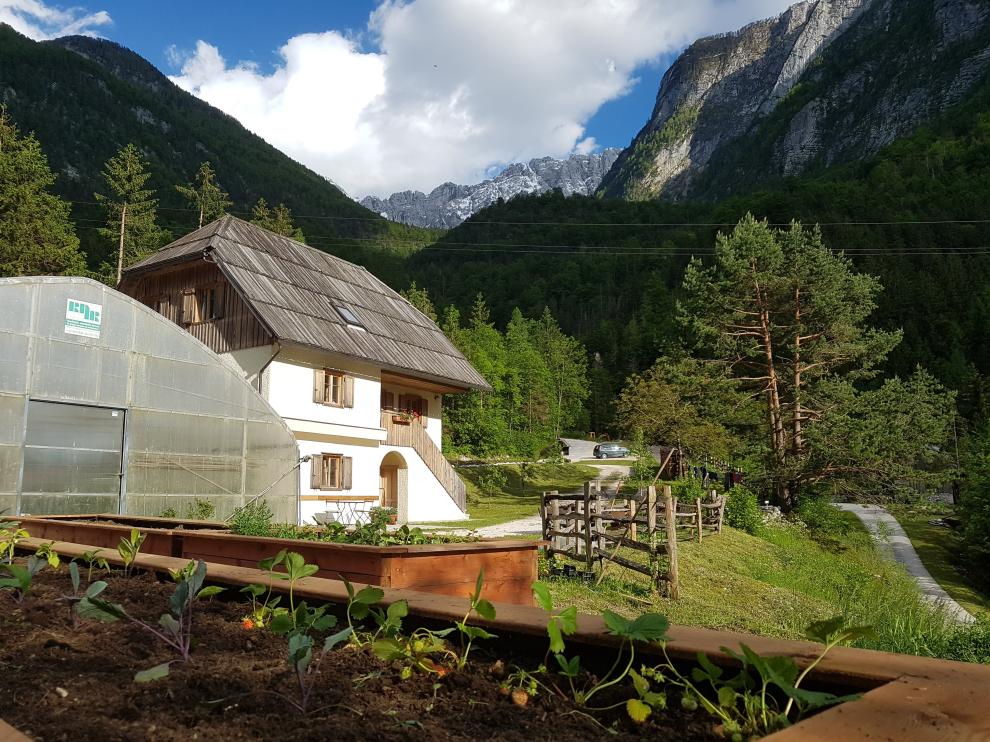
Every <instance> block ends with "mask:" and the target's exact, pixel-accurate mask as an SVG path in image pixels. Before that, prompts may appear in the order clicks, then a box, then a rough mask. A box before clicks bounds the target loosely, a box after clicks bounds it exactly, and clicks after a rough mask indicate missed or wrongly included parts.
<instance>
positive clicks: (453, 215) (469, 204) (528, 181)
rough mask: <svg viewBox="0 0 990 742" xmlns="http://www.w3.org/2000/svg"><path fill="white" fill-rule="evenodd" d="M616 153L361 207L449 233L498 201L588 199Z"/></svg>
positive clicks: (515, 169)
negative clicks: (545, 196)
mask: <svg viewBox="0 0 990 742" xmlns="http://www.w3.org/2000/svg"><path fill="white" fill-rule="evenodd" d="M620 152H621V150H620V149H618V148H616V147H609V148H607V149H604V150H602V151H601V152H597V153H594V154H590V155H577V154H575V155H571V156H570V157H568V158H567V159H566V160H559V159H556V158H553V157H540V158H537V159H532V160H530V161H529V162H515V163H512V164H511V165H509V166H508V167H506V168H505V170H503V171H502V172H501V173H499V174H498V175H496V176H495V177H494V178H491V179H489V180H485V181H483V182H481V183H477V184H475V185H457V184H456V183H449V182H448V183H443V184H442V185H439V186H437V187H436V188H434V189H433V190H432V191H430V192H429V193H423V192H422V191H400V192H399V193H393V194H392V195H391V196H389V197H388V198H385V199H382V198H377V197H376V196H366V197H365V198H363V199H361V205H362V206H366V207H367V208H369V209H371V210H372V211H374V212H376V213H378V214H380V215H381V216H383V217H385V218H386V219H391V220H392V221H396V222H402V223H403V224H411V225H415V226H417V227H431V228H436V229H449V228H451V227H456V226H457V225H458V224H460V223H461V222H463V221H464V220H465V219H467V218H469V217H470V216H472V215H473V214H476V213H477V212H479V211H481V210H482V209H483V208H485V207H486V206H491V205H492V204H493V203H495V202H496V201H498V200H499V199H502V200H504V201H508V200H509V199H511V198H515V197H516V196H520V195H533V194H539V193H546V192H547V191H560V192H561V193H562V194H563V195H565V196H572V195H574V194H578V195H581V196H590V195H592V194H593V193H594V192H595V191H596V190H598V186H599V185H600V184H601V182H602V178H603V177H604V176H605V173H607V172H608V170H609V168H611V167H612V164H613V163H614V162H615V160H616V159H617V158H618V156H619V153H620Z"/></svg>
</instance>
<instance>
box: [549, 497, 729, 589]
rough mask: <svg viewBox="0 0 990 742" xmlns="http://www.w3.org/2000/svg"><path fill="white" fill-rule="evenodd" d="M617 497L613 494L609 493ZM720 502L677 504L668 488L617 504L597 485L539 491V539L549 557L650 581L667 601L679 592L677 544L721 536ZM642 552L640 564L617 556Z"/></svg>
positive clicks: (713, 499)
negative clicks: (624, 571)
mask: <svg viewBox="0 0 990 742" xmlns="http://www.w3.org/2000/svg"><path fill="white" fill-rule="evenodd" d="M615 494H616V495H618V490H617V491H616V493H615ZM724 513H725V497H724V496H722V497H719V496H718V495H716V493H715V492H714V490H713V491H712V492H711V495H710V497H709V498H707V499H706V500H700V499H698V500H696V501H695V502H693V503H679V502H678V501H677V499H676V498H674V497H673V494H672V492H671V488H670V486H669V485H667V486H664V487H663V488H662V491H661V492H660V493H659V494H658V492H657V488H656V487H653V486H651V487H647V488H646V489H645V490H643V491H641V492H637V493H636V494H634V495H630V496H628V497H625V498H623V499H616V497H614V496H613V497H609V496H608V495H607V494H606V493H605V492H604V491H603V489H602V487H601V484H600V483H599V482H586V483H585V485H584V491H583V492H581V493H577V494H561V493H559V492H557V491H552V492H544V493H543V494H542V496H541V498H540V517H541V519H542V521H543V538H544V539H545V540H546V541H548V542H549V546H548V547H547V552H548V556H549V557H551V558H552V557H553V555H555V554H560V555H562V556H565V557H568V558H570V559H574V560H576V561H579V562H583V563H584V564H585V565H586V569H587V571H588V572H591V571H593V570H594V567H595V562H598V563H599V564H600V565H601V571H600V574H599V577H598V581H599V582H601V579H602V577H603V576H604V574H605V569H606V567H607V564H608V563H614V564H617V565H619V566H621V567H624V568H626V569H631V570H633V571H635V572H639V573H640V574H644V575H646V576H647V577H649V578H650V583H651V584H652V585H653V586H654V588H656V589H660V590H663V591H665V592H666V594H667V595H668V596H669V597H670V598H673V599H677V597H678V593H679V574H678V558H677V542H678V539H680V540H685V539H691V540H695V539H696V540H697V541H698V542H699V543H700V542H702V541H703V539H704V536H705V532H706V531H708V532H709V533H710V534H711V533H721V531H722V519H723V516H724ZM623 549H626V550H631V551H637V552H640V553H645V554H646V556H647V561H646V564H643V563H642V562H639V561H635V560H632V559H629V558H627V557H626V556H623V555H622V554H621V553H620V552H621V551H622V550H623Z"/></svg>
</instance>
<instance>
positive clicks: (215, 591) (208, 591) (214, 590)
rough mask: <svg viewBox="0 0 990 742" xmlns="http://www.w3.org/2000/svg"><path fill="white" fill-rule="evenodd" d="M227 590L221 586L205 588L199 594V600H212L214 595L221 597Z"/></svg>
mask: <svg viewBox="0 0 990 742" xmlns="http://www.w3.org/2000/svg"><path fill="white" fill-rule="evenodd" d="M225 589H226V588H222V587H220V586H219V585H210V586H209V587H204V588H203V589H202V590H200V591H199V592H198V593H197V594H196V597H197V598H212V597H213V596H214V595H219V594H220V593H222V592H223V591H224V590H225Z"/></svg>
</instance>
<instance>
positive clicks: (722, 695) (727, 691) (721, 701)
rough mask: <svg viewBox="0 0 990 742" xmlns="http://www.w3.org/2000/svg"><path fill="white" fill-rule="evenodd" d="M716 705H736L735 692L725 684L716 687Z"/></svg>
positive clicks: (730, 706) (725, 706)
mask: <svg viewBox="0 0 990 742" xmlns="http://www.w3.org/2000/svg"><path fill="white" fill-rule="evenodd" d="M718 705H719V706H721V707H722V708H726V709H728V708H732V707H733V706H735V705H736V692H735V691H734V690H733V689H732V688H730V687H729V686H727V685H723V686H722V687H721V688H719V689H718Z"/></svg>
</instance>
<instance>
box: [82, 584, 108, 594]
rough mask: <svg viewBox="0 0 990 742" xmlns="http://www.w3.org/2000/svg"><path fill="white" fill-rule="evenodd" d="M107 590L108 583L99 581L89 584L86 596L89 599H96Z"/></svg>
mask: <svg viewBox="0 0 990 742" xmlns="http://www.w3.org/2000/svg"><path fill="white" fill-rule="evenodd" d="M106 589H107V583H105V582H104V581H103V580H97V581H96V582H91V583H89V587H87V588H86V593H85V596H86V597H87V598H95V597H96V596H97V595H99V594H100V593H102V592H103V591H104V590H106Z"/></svg>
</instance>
